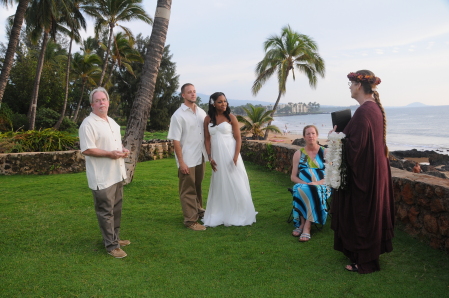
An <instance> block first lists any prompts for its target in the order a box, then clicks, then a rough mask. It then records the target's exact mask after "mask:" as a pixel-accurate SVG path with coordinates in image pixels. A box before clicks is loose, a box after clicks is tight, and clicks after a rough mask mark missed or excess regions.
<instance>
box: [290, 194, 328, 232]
mask: <svg viewBox="0 0 449 298" xmlns="http://www.w3.org/2000/svg"><path fill="white" fill-rule="evenodd" d="M287 190H288V191H289V192H290V193H291V195H292V197H293V189H292V188H290V187H289V188H287ZM331 197H332V195H331V196H330V197H329V199H330V198H331ZM329 199H327V200H326V211H327V216H328V217H332V216H331V214H330V213H329V210H330V206H329ZM296 211H297V212H298V213H299V214H301V211H299V210H297V209H296ZM303 217H304V218H306V217H305V216H303ZM292 221H293V208H292V211H290V215H289V216H288V219H287V223H291V222H292ZM313 225H314V226H315V228H316V229H317V230H318V231H321V230H322V229H323V226H324V225H321V224H317V223H314V222H313Z"/></svg>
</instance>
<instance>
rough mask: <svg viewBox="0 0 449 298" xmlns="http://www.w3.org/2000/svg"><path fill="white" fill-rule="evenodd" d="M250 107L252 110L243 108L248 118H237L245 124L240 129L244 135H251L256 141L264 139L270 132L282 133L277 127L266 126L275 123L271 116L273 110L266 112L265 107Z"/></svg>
mask: <svg viewBox="0 0 449 298" xmlns="http://www.w3.org/2000/svg"><path fill="white" fill-rule="evenodd" d="M249 107H250V109H247V108H243V110H244V111H245V112H246V115H247V116H246V117H243V116H240V115H238V116H237V120H238V121H239V122H240V123H243V126H242V127H241V128H240V130H241V131H242V132H243V133H245V134H247V133H251V134H252V137H253V139H254V140H257V139H259V138H261V137H263V136H264V133H265V132H268V131H272V132H277V133H281V131H280V130H279V128H278V127H277V126H275V125H271V124H268V125H267V126H265V125H266V124H267V123H271V121H273V117H272V116H270V114H271V113H272V112H273V110H268V111H265V108H264V107H255V106H253V105H252V104H250V105H249Z"/></svg>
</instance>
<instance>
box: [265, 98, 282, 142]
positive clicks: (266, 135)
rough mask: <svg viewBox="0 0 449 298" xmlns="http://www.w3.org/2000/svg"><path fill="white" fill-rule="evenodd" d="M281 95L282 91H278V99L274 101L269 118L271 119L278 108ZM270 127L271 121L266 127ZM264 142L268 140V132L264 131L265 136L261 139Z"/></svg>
mask: <svg viewBox="0 0 449 298" xmlns="http://www.w3.org/2000/svg"><path fill="white" fill-rule="evenodd" d="M281 95H282V91H281V90H279V95H278V99H276V103H275V104H274V107H273V112H271V114H270V116H271V117H273V115H274V113H275V112H276V109H277V108H278V104H279V100H280V99H281ZM270 125H271V121H270V122H268V124H267V126H270ZM263 139H264V140H266V139H268V130H265V135H264V137H263Z"/></svg>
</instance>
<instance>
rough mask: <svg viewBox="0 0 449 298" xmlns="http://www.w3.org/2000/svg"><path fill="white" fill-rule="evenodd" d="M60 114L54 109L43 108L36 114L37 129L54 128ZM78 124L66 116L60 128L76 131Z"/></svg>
mask: <svg viewBox="0 0 449 298" xmlns="http://www.w3.org/2000/svg"><path fill="white" fill-rule="evenodd" d="M59 117H60V114H59V113H58V112H56V111H54V110H52V109H48V108H41V109H39V110H38V111H37V114H36V128H37V129H45V128H52V127H53V126H54V125H55V124H56V122H58V120H59ZM77 128H78V126H77V125H76V124H75V123H74V122H73V121H71V120H70V119H67V118H64V120H63V121H62V124H61V126H60V127H59V129H60V130H63V131H68V132H74V131H76V130H77Z"/></svg>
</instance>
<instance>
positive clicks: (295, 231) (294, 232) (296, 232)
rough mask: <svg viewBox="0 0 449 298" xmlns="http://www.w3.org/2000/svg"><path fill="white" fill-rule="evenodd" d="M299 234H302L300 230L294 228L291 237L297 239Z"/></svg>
mask: <svg viewBox="0 0 449 298" xmlns="http://www.w3.org/2000/svg"><path fill="white" fill-rule="evenodd" d="M301 233H302V228H296V229H294V230H293V232H292V236H293V237H299V235H301Z"/></svg>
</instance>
